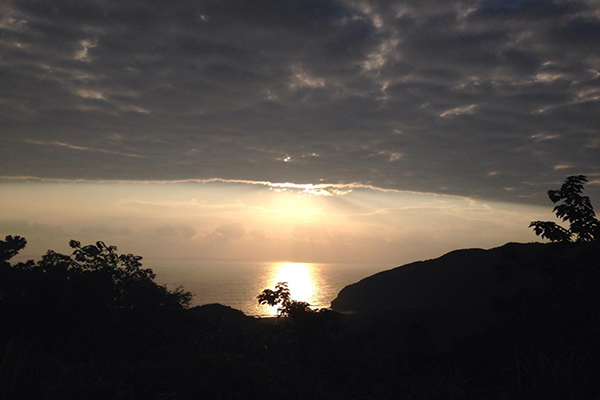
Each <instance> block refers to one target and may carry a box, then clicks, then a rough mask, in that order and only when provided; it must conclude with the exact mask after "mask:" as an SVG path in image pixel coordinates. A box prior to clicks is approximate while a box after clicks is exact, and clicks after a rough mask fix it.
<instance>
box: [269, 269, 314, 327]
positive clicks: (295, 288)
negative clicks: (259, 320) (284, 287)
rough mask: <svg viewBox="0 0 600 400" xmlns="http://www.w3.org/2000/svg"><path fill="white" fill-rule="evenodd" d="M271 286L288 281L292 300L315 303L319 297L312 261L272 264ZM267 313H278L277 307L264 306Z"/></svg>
mask: <svg viewBox="0 0 600 400" xmlns="http://www.w3.org/2000/svg"><path fill="white" fill-rule="evenodd" d="M271 268H272V270H271V274H270V276H271V278H270V282H269V285H268V286H269V287H270V288H274V287H275V285H276V284H277V283H279V282H287V284H288V288H289V289H290V296H291V298H292V300H297V301H305V302H307V303H309V304H311V305H313V306H314V305H315V302H316V300H317V299H316V298H317V297H318V288H317V286H318V284H317V280H318V277H316V276H315V273H317V271H315V268H314V265H313V264H311V263H293V262H280V263H274V264H272V267H271ZM261 309H262V312H264V313H265V314H266V315H276V314H277V309H276V308H275V307H268V306H266V307H265V306H263V307H261Z"/></svg>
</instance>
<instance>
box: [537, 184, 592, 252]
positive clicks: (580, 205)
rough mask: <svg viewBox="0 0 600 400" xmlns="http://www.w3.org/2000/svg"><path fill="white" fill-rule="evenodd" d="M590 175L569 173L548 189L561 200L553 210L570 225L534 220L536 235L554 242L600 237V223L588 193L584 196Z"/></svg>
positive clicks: (555, 200)
mask: <svg viewBox="0 0 600 400" xmlns="http://www.w3.org/2000/svg"><path fill="white" fill-rule="evenodd" d="M586 182H587V177H585V176H583V175H577V176H569V177H568V178H567V179H566V180H565V183H563V185H562V186H561V188H560V189H559V190H549V191H548V197H549V198H550V200H551V201H552V202H553V203H555V204H556V203H558V204H557V205H556V206H555V207H554V209H553V211H554V213H555V214H556V216H557V217H558V218H561V219H562V220H563V221H565V222H568V223H569V224H570V227H569V229H566V228H563V227H562V226H560V225H558V224H556V223H554V222H550V221H533V222H531V223H530V224H529V227H530V228H533V231H534V232H535V234H536V235H538V236H541V237H542V238H545V239H549V240H550V241H552V242H571V241H573V238H575V240H576V241H577V242H591V241H595V240H598V239H600V224H599V223H598V220H597V219H596V213H595V212H594V207H593V206H592V203H591V202H590V198H589V197H588V196H582V194H581V193H582V192H583V186H584V185H585V183H586Z"/></svg>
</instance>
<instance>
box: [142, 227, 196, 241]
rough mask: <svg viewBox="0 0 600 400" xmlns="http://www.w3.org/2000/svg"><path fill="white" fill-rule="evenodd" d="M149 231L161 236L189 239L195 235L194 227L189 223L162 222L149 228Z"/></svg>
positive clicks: (171, 238) (173, 238)
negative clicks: (173, 223)
mask: <svg viewBox="0 0 600 400" xmlns="http://www.w3.org/2000/svg"><path fill="white" fill-rule="evenodd" d="M151 232H152V233H154V234H155V235H158V236H159V237H161V238H165V239H170V240H178V239H184V240H189V239H192V238H193V237H194V236H196V229H195V228H194V227H191V226H189V225H172V224H162V225H159V226H156V227H154V228H152V229H151Z"/></svg>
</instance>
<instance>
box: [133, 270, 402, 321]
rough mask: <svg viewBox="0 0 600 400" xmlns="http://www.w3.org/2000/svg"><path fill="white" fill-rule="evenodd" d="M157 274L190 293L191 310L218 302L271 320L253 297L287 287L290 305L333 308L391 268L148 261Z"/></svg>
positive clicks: (269, 309) (267, 310) (164, 282)
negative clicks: (353, 287) (349, 291)
mask: <svg viewBox="0 0 600 400" xmlns="http://www.w3.org/2000/svg"><path fill="white" fill-rule="evenodd" d="M144 266H145V267H150V268H152V269H153V270H154V272H155V273H156V274H157V277H156V281H157V283H159V284H161V285H167V287H168V288H169V289H173V288H175V287H176V286H178V285H181V286H183V287H184V289H185V290H187V291H190V292H192V293H193V294H194V299H193V300H192V305H202V304H211V303H220V304H224V305H227V306H230V307H233V308H237V309H238V310H242V311H243V312H244V313H246V314H247V315H253V316H260V317H269V316H273V315H276V309H274V308H273V307H270V306H266V305H262V306H259V305H258V302H257V300H256V296H257V295H258V294H260V293H261V292H262V291H263V289H267V288H270V289H273V288H274V287H275V285H276V284H277V283H278V282H287V283H288V286H289V288H290V292H291V297H292V299H294V300H299V301H306V302H308V303H309V304H310V305H311V306H313V307H317V308H326V307H329V306H330V305H331V301H332V300H333V299H335V297H336V296H337V294H338V293H339V291H340V290H342V288H344V286H346V285H349V284H351V283H355V282H358V281H359V280H361V279H363V278H366V277H368V276H370V275H373V274H375V273H377V272H380V271H384V270H387V269H391V268H393V267H395V266H394V265H390V264H377V263H373V264H324V263H297V262H250V261H248V262H246V261H244V262H238V261H234V262H232V261H213V262H210V261H190V260H148V259H146V260H145V262H144Z"/></svg>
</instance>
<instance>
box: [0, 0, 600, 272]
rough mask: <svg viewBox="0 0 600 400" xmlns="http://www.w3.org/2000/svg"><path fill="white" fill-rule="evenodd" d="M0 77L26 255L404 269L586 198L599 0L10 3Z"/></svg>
mask: <svg viewBox="0 0 600 400" xmlns="http://www.w3.org/2000/svg"><path fill="white" fill-rule="evenodd" d="M0 88H1V90H0V141H1V144H2V145H1V146H0V190H1V192H2V196H1V199H0V205H1V206H2V207H1V208H0V234H11V233H13V234H22V235H24V236H26V237H28V238H29V242H30V248H29V249H30V251H31V252H33V253H35V252H42V251H43V250H44V249H47V248H64V247H65V243H66V242H67V241H68V240H69V239H70V238H76V239H81V240H89V241H95V240H99V239H102V240H106V241H108V242H111V243H114V244H117V245H118V246H119V247H121V248H125V249H127V250H128V251H134V252H137V253H140V254H142V255H150V256H151V257H160V256H164V257H204V258H225V259H227V258H248V259H294V260H300V261H305V260H313V261H347V260H349V259H353V260H377V261H385V262H404V261H412V260H413V259H418V258H430V257H434V256H438V255H440V253H442V252H444V251H449V250H451V249H453V248H457V247H486V246H487V247H490V246H494V245H501V244H503V243H504V242H507V241H532V240H535V236H534V235H533V234H532V233H531V232H530V231H529V230H528V228H527V225H528V222H529V221H531V220H533V219H551V206H552V205H551V203H550V202H549V200H548V199H547V197H546V191H547V190H548V189H556V188H558V187H559V186H560V184H561V182H562V181H563V180H564V179H565V178H566V177H567V176H569V175H579V174H584V175H586V176H588V177H589V179H590V182H589V183H588V185H587V187H586V194H589V195H590V196H591V198H592V202H594V199H598V198H600V106H599V105H600V3H599V2H598V1H595V0H580V1H549V0H529V1H528V0H503V1H500V0H481V1H472V0H468V1H467V0H464V1H427V0H419V1H416V0H415V1H325V0H318V1H316V0H314V1H313V0H302V1H291V0H290V1H281V0H278V1H262V0H258V1H252V2H248V1H228V0H218V1H176V2H175V1H170V2H164V1H126V2H117V1H104V0H98V1H76V2H64V1H52V0H45V1H5V2H2V3H1V4H0ZM61 246H62V247H61Z"/></svg>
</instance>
